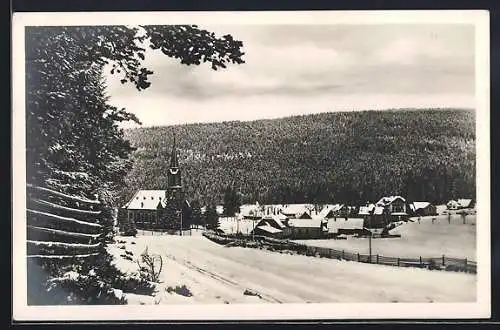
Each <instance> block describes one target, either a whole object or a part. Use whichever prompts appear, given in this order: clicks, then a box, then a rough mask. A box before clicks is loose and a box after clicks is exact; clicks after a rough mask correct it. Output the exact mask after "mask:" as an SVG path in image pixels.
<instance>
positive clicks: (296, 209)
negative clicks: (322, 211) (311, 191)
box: [281, 204, 314, 218]
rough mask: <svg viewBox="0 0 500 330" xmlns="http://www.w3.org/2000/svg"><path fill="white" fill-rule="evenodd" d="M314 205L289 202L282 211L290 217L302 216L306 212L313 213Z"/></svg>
mask: <svg viewBox="0 0 500 330" xmlns="http://www.w3.org/2000/svg"><path fill="white" fill-rule="evenodd" d="M313 208H314V205H311V204H287V205H285V206H284V207H283V209H282V210H281V213H282V214H284V215H286V216H290V217H297V218H298V217H301V216H302V215H304V214H307V215H309V216H310V215H311V211H309V210H312V209H313Z"/></svg>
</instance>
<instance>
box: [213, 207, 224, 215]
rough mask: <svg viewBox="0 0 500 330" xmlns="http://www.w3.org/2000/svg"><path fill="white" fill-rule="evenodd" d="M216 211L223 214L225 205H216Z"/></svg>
mask: <svg viewBox="0 0 500 330" xmlns="http://www.w3.org/2000/svg"><path fill="white" fill-rule="evenodd" d="M215 211H216V212H217V214H222V213H224V206H223V205H217V206H216V207H215Z"/></svg>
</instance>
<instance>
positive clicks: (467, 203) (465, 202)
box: [457, 198, 475, 209]
mask: <svg viewBox="0 0 500 330" xmlns="http://www.w3.org/2000/svg"><path fill="white" fill-rule="evenodd" d="M457 202H458V205H459V208H460V209H472V208H474V206H475V203H474V200H473V199H469V198H461V199H459V200H457Z"/></svg>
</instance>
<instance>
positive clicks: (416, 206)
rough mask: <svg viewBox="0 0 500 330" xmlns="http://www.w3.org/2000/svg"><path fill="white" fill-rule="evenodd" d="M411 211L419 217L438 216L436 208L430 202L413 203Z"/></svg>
mask: <svg viewBox="0 0 500 330" xmlns="http://www.w3.org/2000/svg"><path fill="white" fill-rule="evenodd" d="M410 209H411V211H412V213H413V214H415V215H418V216H422V217H423V216H430V215H437V209H436V206H434V205H432V204H431V203H429V202H413V203H411V204H410Z"/></svg>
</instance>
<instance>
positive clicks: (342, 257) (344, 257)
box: [342, 250, 345, 259]
mask: <svg viewBox="0 0 500 330" xmlns="http://www.w3.org/2000/svg"><path fill="white" fill-rule="evenodd" d="M342 259H345V257H344V250H342Z"/></svg>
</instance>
